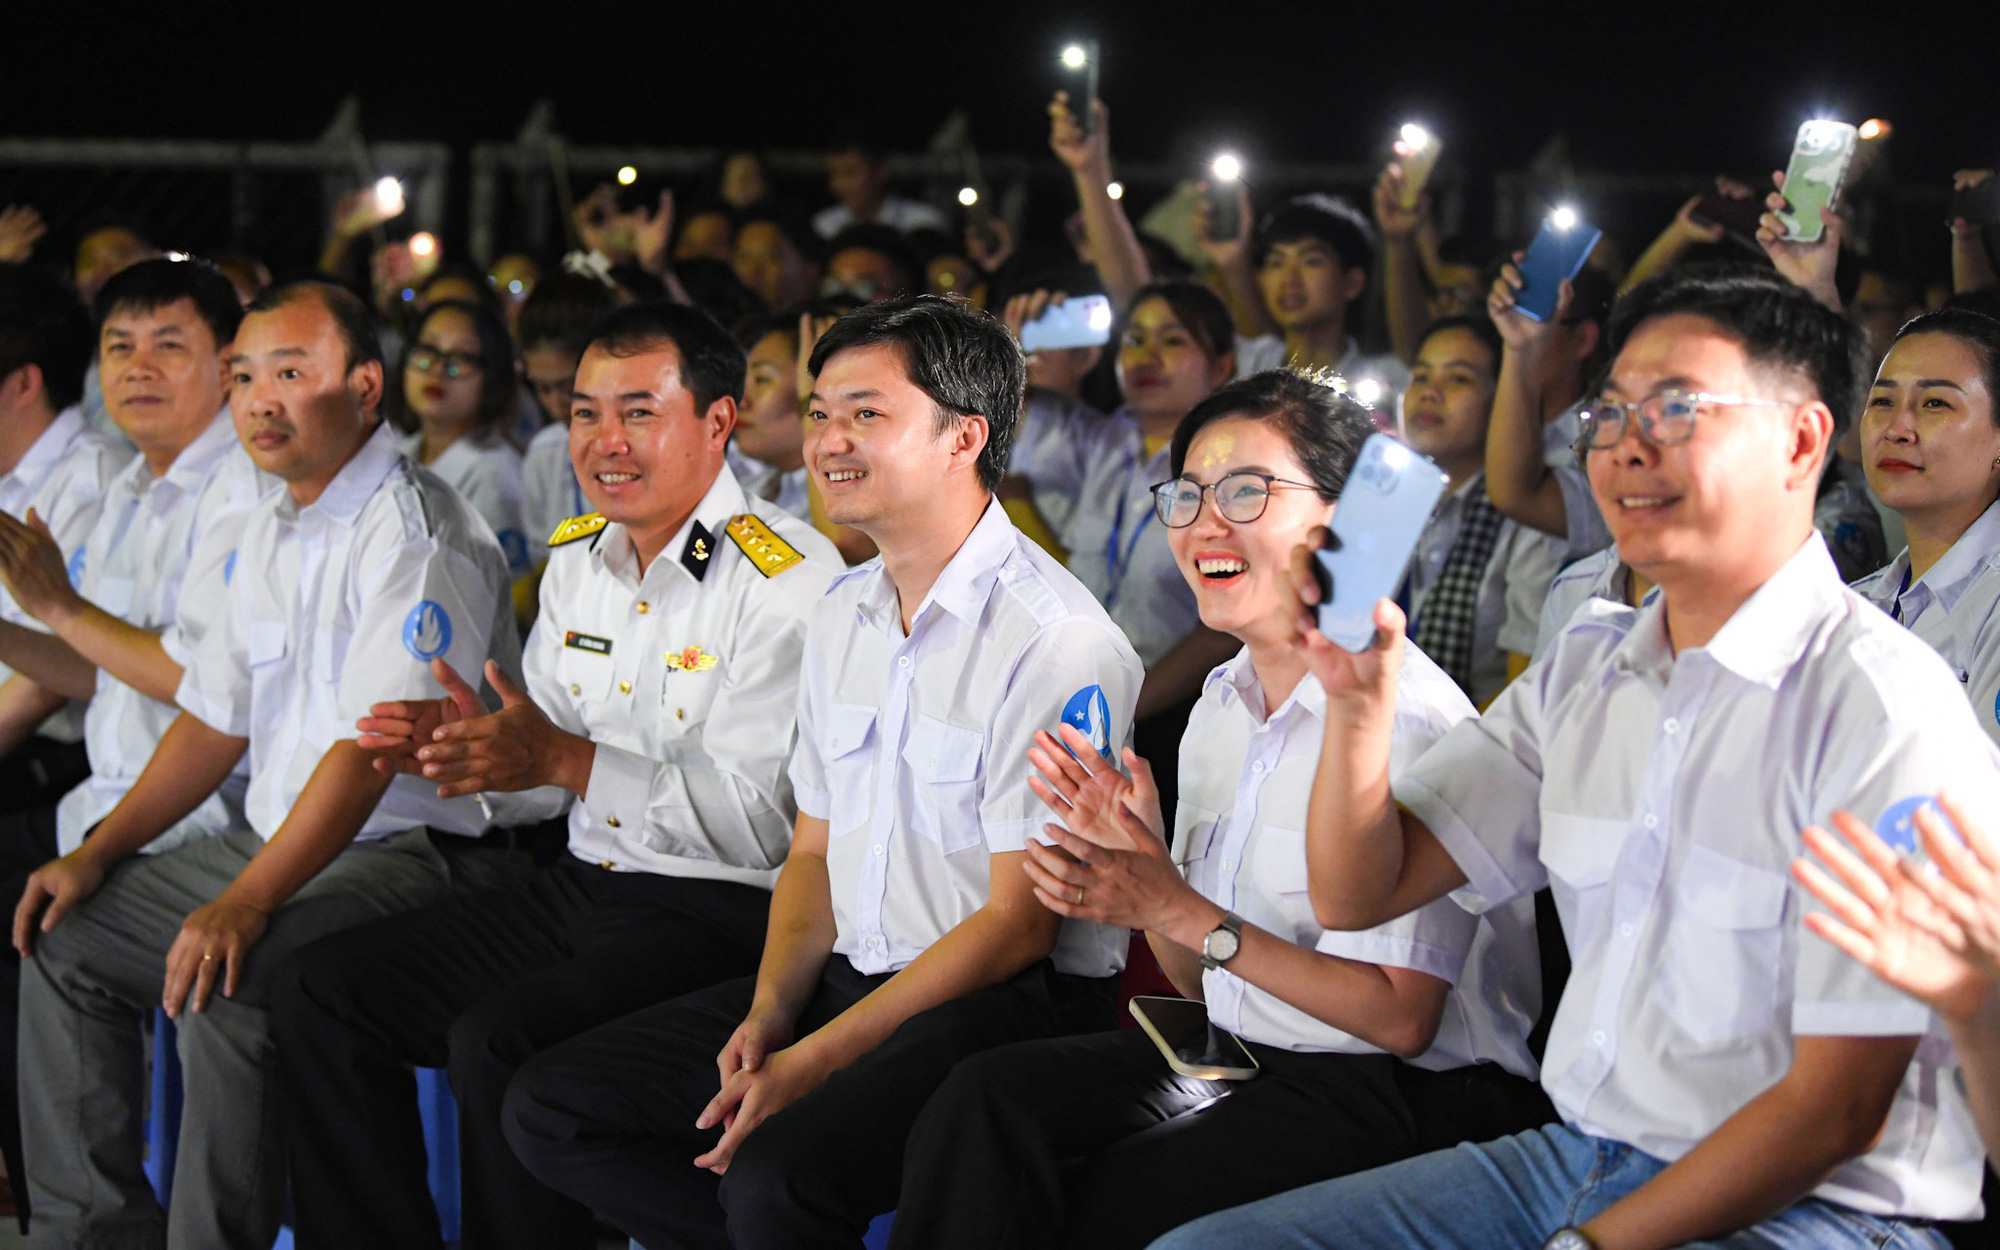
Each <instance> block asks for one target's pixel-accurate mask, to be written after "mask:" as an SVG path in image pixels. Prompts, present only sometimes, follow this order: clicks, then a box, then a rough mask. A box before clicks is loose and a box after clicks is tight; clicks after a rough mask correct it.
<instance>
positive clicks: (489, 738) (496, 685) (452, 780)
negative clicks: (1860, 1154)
mask: <svg viewBox="0 0 2000 1250" xmlns="http://www.w3.org/2000/svg"><path fill="white" fill-rule="evenodd" d="M446 672H447V673H450V670H449V669H447V670H446ZM439 680H440V681H443V682H444V687H445V690H446V692H447V693H448V694H449V695H450V696H451V698H452V699H453V700H454V701H455V702H461V703H462V701H463V700H464V699H466V698H468V697H470V698H471V699H472V700H473V701H474V702H475V703H476V702H477V698H478V696H477V695H474V694H472V691H471V688H470V687H468V686H467V685H466V684H465V682H464V681H463V679H461V678H460V677H459V676H458V674H456V673H450V680H449V681H446V680H445V679H444V677H443V676H442V675H440V676H439ZM486 682H487V684H488V685H490V686H492V687H493V690H494V693H496V694H498V695H499V696H500V710H499V711H497V712H489V713H487V714H486V715H484V716H474V717H470V718H466V719H459V720H455V721H450V722H447V723H445V724H442V725H439V726H438V727H437V728H436V729H435V730H433V731H432V733H431V740H430V743H429V744H428V745H420V746H419V747H418V748H417V764H418V766H419V773H420V775H421V776H422V777H424V779H425V780H427V781H435V782H437V783H438V797H439V798H441V799H455V798H460V797H462V796H464V795H468V794H478V793H479V792H480V791H482V790H502V791H506V790H532V789H534V788H535V787H536V786H548V785H555V786H562V787H564V788H565V789H567V790H569V791H571V792H572V793H575V794H581V793H583V791H584V789H585V787H587V786H588V785H589V782H590V764H591V761H592V760H593V759H594V758H595V756H596V749H597V748H596V746H595V745H594V744H593V743H592V742H591V741H590V740H589V739H588V738H580V737H578V736H577V735H575V734H572V733H568V732H566V731H564V730H562V729H560V728H558V727H557V726H556V724H555V722H554V721H551V720H550V719H549V718H548V715H547V713H545V712H543V711H542V709H540V708H539V707H536V706H535V703H534V700H532V699H530V698H529V697H528V696H527V693H526V692H525V691H523V690H521V688H520V687H518V686H516V685H515V684H514V683H513V682H511V681H508V680H507V675H506V674H505V673H503V672H501V671H500V666H499V665H498V664H495V663H494V662H493V661H491V660H488V661H487V662H486Z"/></svg>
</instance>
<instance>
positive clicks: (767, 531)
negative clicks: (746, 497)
mask: <svg viewBox="0 0 2000 1250" xmlns="http://www.w3.org/2000/svg"><path fill="white" fill-rule="evenodd" d="M724 532H725V533H727V534H728V535H729V538H730V541H732V542H734V543H735V544H736V545H737V546H738V547H741V548H742V549H743V554H744V555H746V556H749V557H750V563H751V564H753V565H755V566H756V568H757V571H758V572H759V573H762V574H763V575H764V576H766V577H776V576H777V575H778V574H780V573H782V572H784V571H785V570H786V569H788V568H790V567H792V566H793V565H794V564H798V563H801V562H803V561H804V560H805V557H804V556H803V555H801V554H799V550H798V548H796V547H794V546H792V545H791V544H790V543H788V542H786V541H785V540H784V539H782V538H780V537H778V536H777V535H776V534H774V533H772V532H771V527H770V526H768V525H766V524H764V523H763V522H762V521H760V520H758V519H757V518H756V517H754V516H751V515H750V514H749V513H747V512H746V513H744V514H743V515H742V516H739V517H732V518H731V519H730V522H729V524H728V526H727V527H726V528H725V530H724Z"/></svg>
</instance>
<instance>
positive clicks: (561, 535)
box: [549, 512, 610, 547]
mask: <svg viewBox="0 0 2000 1250" xmlns="http://www.w3.org/2000/svg"><path fill="white" fill-rule="evenodd" d="M608 524H610V522H608V521H606V520H605V519H604V514H603V513H601V512H586V513H584V514H583V515H582V516H573V517H571V518H570V519H569V520H567V521H564V522H563V523H562V524H561V525H558V526H556V532H555V533H553V534H550V535H549V546H551V547H560V546H562V545H563V544H564V543H573V542H575V541H576V540H577V539H579V538H588V537H590V536H591V535H592V534H595V533H596V532H597V531H599V530H601V529H603V528H604V527H605V526H606V525H608Z"/></svg>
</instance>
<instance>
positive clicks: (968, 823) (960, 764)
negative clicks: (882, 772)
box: [903, 716, 986, 855]
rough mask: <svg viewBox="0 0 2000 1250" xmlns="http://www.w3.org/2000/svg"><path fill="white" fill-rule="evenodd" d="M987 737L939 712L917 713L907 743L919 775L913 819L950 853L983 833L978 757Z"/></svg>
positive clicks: (909, 762) (905, 753) (908, 755)
mask: <svg viewBox="0 0 2000 1250" xmlns="http://www.w3.org/2000/svg"><path fill="white" fill-rule="evenodd" d="M985 745H986V737H985V735H984V734H981V733H980V732H979V731H978V730H976V729H966V728H963V727H962V726H959V725H954V724H951V723H950V722H949V721H942V720H939V719H938V718H937V717H935V716H919V717H917V721H916V724H915V725H913V726H911V728H910V739H909V742H908V744H907V745H905V746H904V747H903V762H904V763H905V764H907V765H909V768H910V774H911V776H912V777H913V778H914V780H915V785H914V787H913V788H914V789H915V790H916V792H917V810H916V812H914V813H913V815H914V816H915V819H914V820H912V821H911V822H910V823H911V824H912V825H913V826H914V827H915V828H916V830H917V832H919V833H921V834H922V835H923V836H924V837H926V838H928V839H929V840H930V841H932V842H935V843H937V845H938V847H939V849H941V850H942V851H943V852H944V853H945V854H947V855H955V854H957V853H958V852H960V851H964V850H970V849H971V848H973V847H975V846H978V845H980V844H981V843H982V842H983V841H984V839H983V837H982V836H981V833H982V831H981V829H980V825H979V757H980V753H981V750H982V748H984V746H985Z"/></svg>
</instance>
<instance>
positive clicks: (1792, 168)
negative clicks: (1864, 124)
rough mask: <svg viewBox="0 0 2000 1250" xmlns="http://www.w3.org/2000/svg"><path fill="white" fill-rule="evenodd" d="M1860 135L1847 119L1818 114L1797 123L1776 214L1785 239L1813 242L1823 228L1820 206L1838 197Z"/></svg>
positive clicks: (1827, 205) (1829, 206)
mask: <svg viewBox="0 0 2000 1250" xmlns="http://www.w3.org/2000/svg"><path fill="white" fill-rule="evenodd" d="M1860 135H1861V132H1860V131H1859V130H1857V129H1855V128H1854V127H1853V126H1850V125H1848V124H1847V123H1846V122H1832V121H1825V120H1822V119H1817V118H1816V119H1814V120H1812V121H1809V122H1807V123H1806V124H1805V125H1803V126H1800V127H1799V135H1798V138H1797V140H1795V141H1794V142H1793V144H1792V159H1791V160H1790V161H1789V162H1787V163H1786V165H1785V186H1784V196H1785V204H1786V207H1785V210H1784V211H1783V212H1781V213H1779V214H1778V215H1777V217H1778V221H1779V222H1780V223H1781V224H1783V226H1784V227H1785V237H1786V238H1787V239H1791V240H1794V241H1796V242H1799V243H1816V242H1818V241H1819V237H1820V236H1821V235H1822V234H1824V233H1825V232H1826V223H1825V222H1823V221H1821V220H1820V218H1819V214H1820V210H1821V209H1823V208H1831V207H1833V204H1834V201H1836V200H1838V199H1839V198H1840V184H1841V183H1842V182H1843V181H1845V180H1846V178H1847V166H1848V162H1850V161H1852V160H1853V159H1854V145H1855V143H1856V142H1858V141H1859V139H1860Z"/></svg>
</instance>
